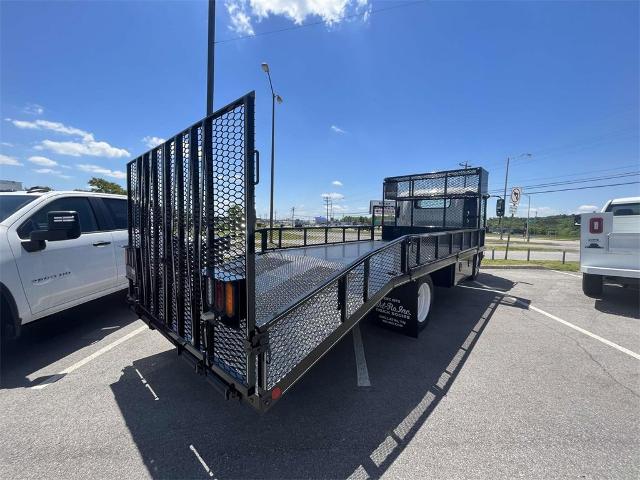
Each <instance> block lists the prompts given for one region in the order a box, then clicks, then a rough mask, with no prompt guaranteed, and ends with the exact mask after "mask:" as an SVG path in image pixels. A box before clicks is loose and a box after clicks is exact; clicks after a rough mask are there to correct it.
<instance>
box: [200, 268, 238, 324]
mask: <svg viewBox="0 0 640 480" xmlns="http://www.w3.org/2000/svg"><path fill="white" fill-rule="evenodd" d="M207 282H208V285H207V304H208V305H209V307H210V308H211V309H212V310H213V311H214V312H215V314H216V316H217V317H218V318H219V319H220V321H221V322H222V323H224V324H225V325H227V326H229V327H232V328H239V327H240V320H241V319H242V318H245V315H246V307H245V298H246V296H245V288H246V287H245V285H246V282H245V280H244V279H237V280H218V279H214V278H212V277H208V278H207Z"/></svg>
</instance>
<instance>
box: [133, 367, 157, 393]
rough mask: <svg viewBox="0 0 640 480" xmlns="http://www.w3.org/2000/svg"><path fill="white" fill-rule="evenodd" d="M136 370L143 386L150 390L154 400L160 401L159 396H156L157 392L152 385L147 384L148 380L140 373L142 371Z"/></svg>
mask: <svg viewBox="0 0 640 480" xmlns="http://www.w3.org/2000/svg"><path fill="white" fill-rule="evenodd" d="M135 370H136V372H138V376H139V377H140V381H141V382H142V384H143V385H144V386H145V387H147V388H148V389H149V391H150V392H151V395H153V398H154V400H160V399H159V398H158V395H156V392H154V391H153V388H151V385H149V382H147V379H146V378H144V377H143V376H142V374H141V373H140V370H138V369H137V368H136V369H135Z"/></svg>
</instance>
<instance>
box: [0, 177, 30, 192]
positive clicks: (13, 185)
mask: <svg viewBox="0 0 640 480" xmlns="http://www.w3.org/2000/svg"><path fill="white" fill-rule="evenodd" d="M18 190H24V189H23V188H22V182H14V181H13V180H0V192H17V191H18Z"/></svg>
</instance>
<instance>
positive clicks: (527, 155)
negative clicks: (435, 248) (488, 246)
mask: <svg viewBox="0 0 640 480" xmlns="http://www.w3.org/2000/svg"><path fill="white" fill-rule="evenodd" d="M531 156H532V155H531V154H530V153H521V154H520V155H518V156H517V157H515V158H520V157H531ZM510 161H511V158H510V157H507V171H506V172H505V174H504V196H503V197H502V198H504V203H505V206H506V204H507V182H508V181H509V162H510ZM503 217H504V215H503ZM498 227H499V228H500V240H502V217H500V220H499V222H498Z"/></svg>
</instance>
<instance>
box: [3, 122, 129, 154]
mask: <svg viewBox="0 0 640 480" xmlns="http://www.w3.org/2000/svg"><path fill="white" fill-rule="evenodd" d="M6 120H7V121H8V122H11V123H12V124H13V125H14V126H15V127H17V128H22V129H28V130H48V131H52V132H56V133H61V134H64V135H70V136H76V137H80V139H81V141H80V142H71V141H66V142H58V141H53V140H43V141H42V142H40V144H38V145H36V147H34V148H35V149H36V150H51V151H52V152H55V153H58V154H60V155H71V156H73V157H79V156H81V155H88V156H92V157H107V158H122V157H130V156H131V154H130V153H129V152H128V151H127V150H125V149H124V148H117V147H113V146H111V145H109V144H108V143H107V142H98V141H96V140H95V138H94V136H93V134H92V133H89V132H87V131H85V130H81V129H79V128H75V127H70V126H68V125H64V124H62V123H60V122H50V121H48V120H35V121H29V120H13V119H11V118H7V119H6Z"/></svg>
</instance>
